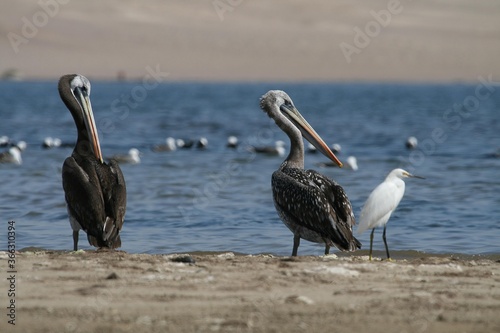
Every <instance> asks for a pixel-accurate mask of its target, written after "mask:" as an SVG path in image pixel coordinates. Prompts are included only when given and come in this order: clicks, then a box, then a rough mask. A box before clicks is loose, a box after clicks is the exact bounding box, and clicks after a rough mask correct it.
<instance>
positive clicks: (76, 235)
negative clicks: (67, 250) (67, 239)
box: [73, 230, 78, 251]
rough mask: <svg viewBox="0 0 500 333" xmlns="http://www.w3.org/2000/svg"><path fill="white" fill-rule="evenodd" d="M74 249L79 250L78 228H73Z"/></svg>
mask: <svg viewBox="0 0 500 333" xmlns="http://www.w3.org/2000/svg"><path fill="white" fill-rule="evenodd" d="M73 251H78V230H77V231H74V230H73Z"/></svg>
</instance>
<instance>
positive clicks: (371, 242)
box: [370, 228, 375, 261]
mask: <svg viewBox="0 0 500 333" xmlns="http://www.w3.org/2000/svg"><path fill="white" fill-rule="evenodd" d="M374 232H375V228H373V229H372V233H371V234H370V261H371V260H372V249H373V233H374Z"/></svg>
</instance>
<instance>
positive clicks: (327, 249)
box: [325, 244, 330, 256]
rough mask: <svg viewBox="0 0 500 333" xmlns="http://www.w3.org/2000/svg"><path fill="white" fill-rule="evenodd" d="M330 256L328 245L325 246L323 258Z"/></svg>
mask: <svg viewBox="0 0 500 333" xmlns="http://www.w3.org/2000/svg"><path fill="white" fill-rule="evenodd" d="M329 254H330V245H328V244H325V256H326V255H329Z"/></svg>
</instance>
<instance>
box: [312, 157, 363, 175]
mask: <svg viewBox="0 0 500 333" xmlns="http://www.w3.org/2000/svg"><path fill="white" fill-rule="evenodd" d="M316 165H317V166H320V167H328V168H329V167H337V166H338V165H337V164H335V163H333V162H321V163H318V164H316ZM345 166H346V167H347V168H349V169H351V170H353V171H356V170H358V160H357V159H356V157H355V156H348V157H347V158H346V161H345ZM347 168H346V169H347Z"/></svg>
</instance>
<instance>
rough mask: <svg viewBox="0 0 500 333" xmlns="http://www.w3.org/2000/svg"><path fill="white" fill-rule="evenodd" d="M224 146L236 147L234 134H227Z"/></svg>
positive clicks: (236, 139) (236, 142) (236, 141)
mask: <svg viewBox="0 0 500 333" xmlns="http://www.w3.org/2000/svg"><path fill="white" fill-rule="evenodd" d="M226 147H228V148H236V147H238V138H237V137H235V136H234V135H231V136H229V137H228V138H227V144H226Z"/></svg>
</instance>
